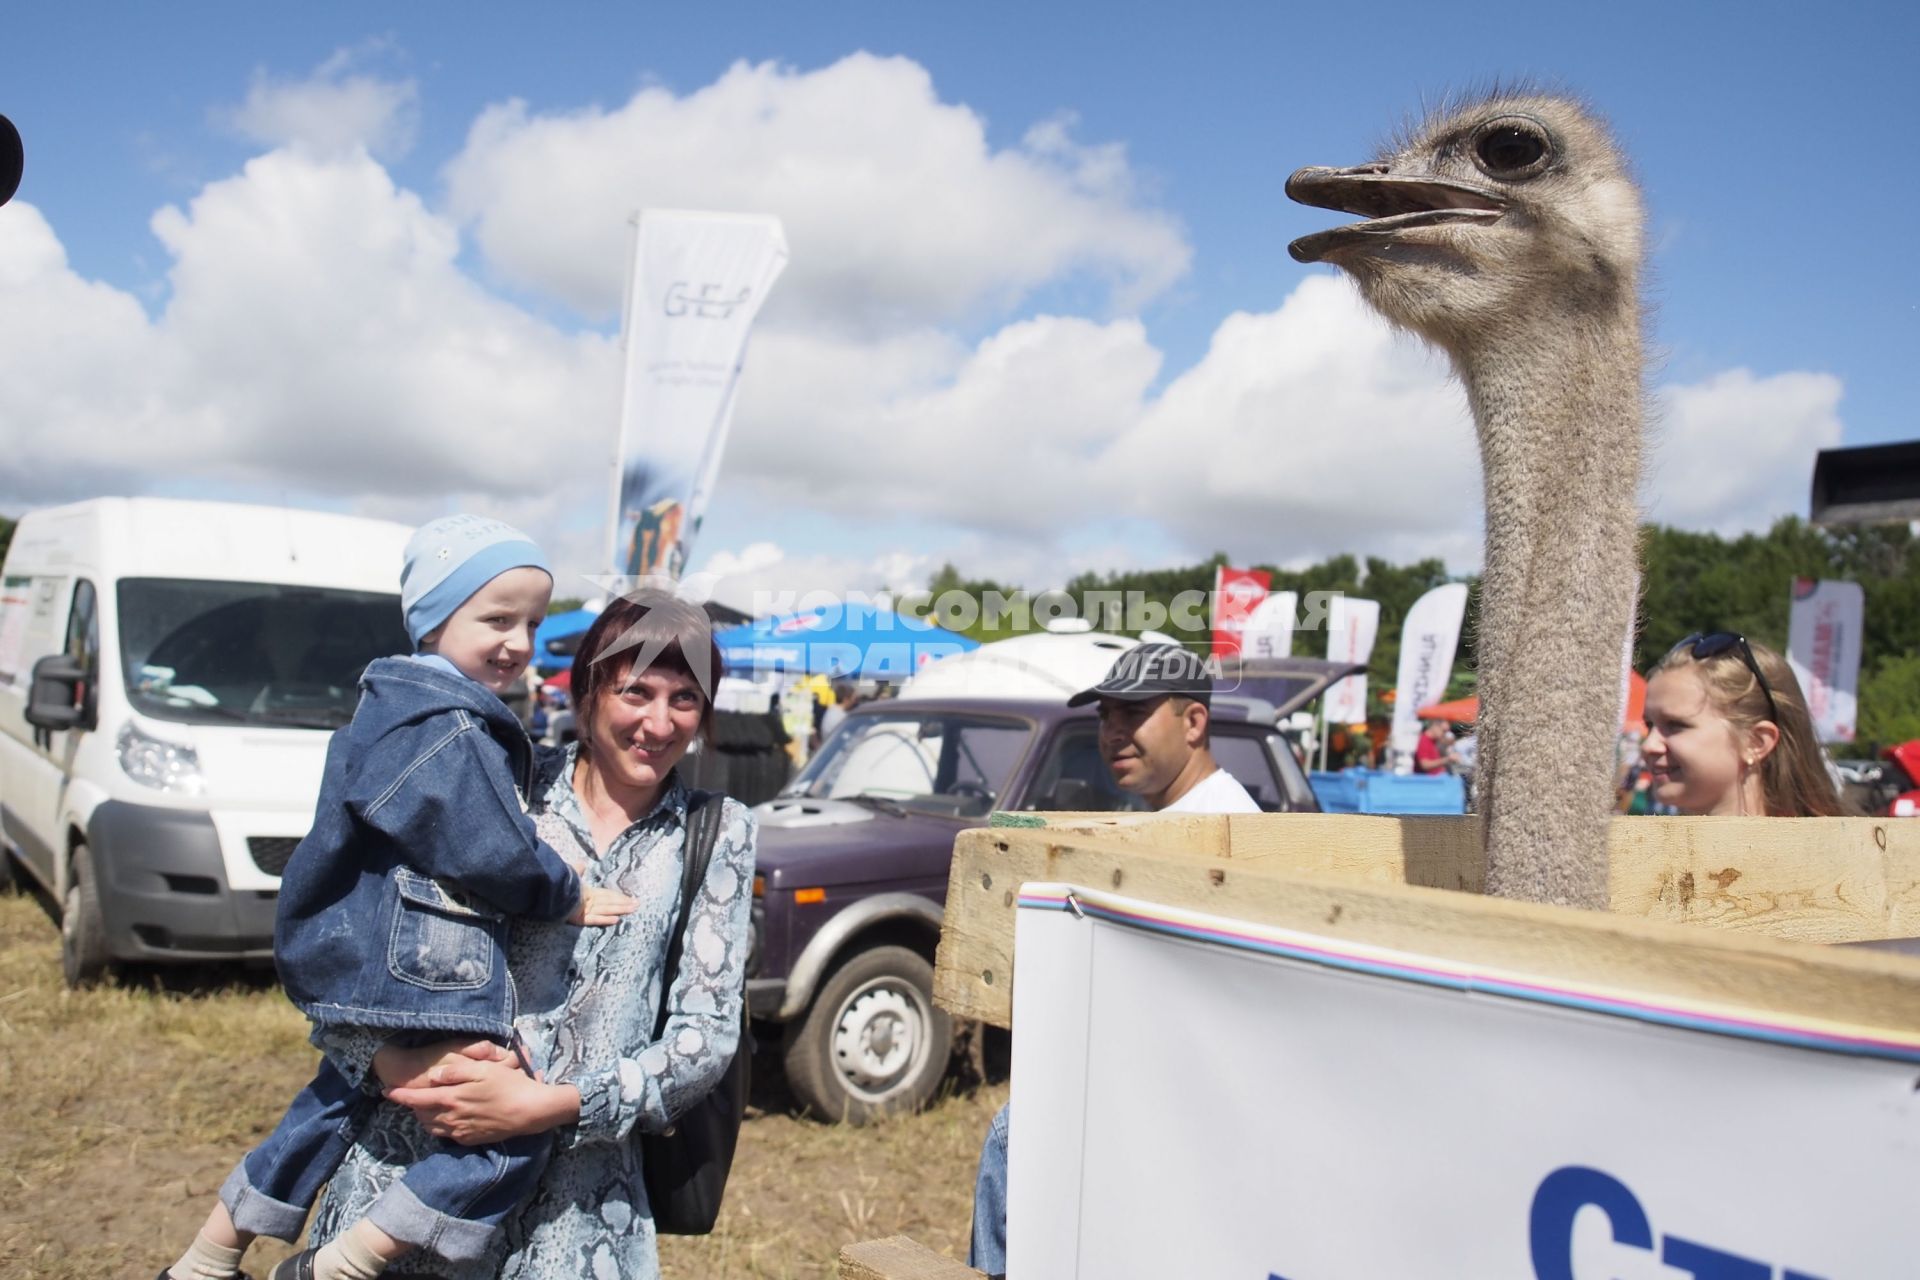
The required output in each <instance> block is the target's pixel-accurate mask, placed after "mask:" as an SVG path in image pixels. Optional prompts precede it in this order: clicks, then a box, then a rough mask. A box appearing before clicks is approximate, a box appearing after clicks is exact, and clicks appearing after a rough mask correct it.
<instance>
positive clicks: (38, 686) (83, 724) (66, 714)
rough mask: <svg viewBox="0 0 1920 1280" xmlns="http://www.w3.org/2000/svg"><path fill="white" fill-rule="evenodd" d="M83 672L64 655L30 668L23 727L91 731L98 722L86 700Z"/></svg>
mask: <svg viewBox="0 0 1920 1280" xmlns="http://www.w3.org/2000/svg"><path fill="white" fill-rule="evenodd" d="M87 674H88V673H87V669H86V668H85V667H83V666H81V665H80V664H79V663H78V662H75V661H74V660H73V659H72V658H70V657H68V656H67V655H66V654H64V653H56V654H53V655H51V656H49V657H45V658H42V659H40V661H38V662H36V663H34V664H33V681H32V684H31V685H30V686H29V691H28V694H27V723H28V724H30V725H32V726H33V727H34V728H36V729H45V730H48V731H49V732H57V731H59V730H62V729H91V728H93V727H94V725H95V724H96V723H97V722H98V721H97V717H96V716H95V715H94V711H93V700H92V699H91V698H89V697H88V696H87V693H88V689H87Z"/></svg>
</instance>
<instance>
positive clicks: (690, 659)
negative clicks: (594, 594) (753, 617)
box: [573, 589, 724, 742]
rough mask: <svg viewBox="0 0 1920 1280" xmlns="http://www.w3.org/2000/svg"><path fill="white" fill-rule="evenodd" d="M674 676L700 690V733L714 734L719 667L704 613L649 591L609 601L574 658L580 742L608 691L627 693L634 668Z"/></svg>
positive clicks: (588, 734) (586, 736)
mask: <svg viewBox="0 0 1920 1280" xmlns="http://www.w3.org/2000/svg"><path fill="white" fill-rule="evenodd" d="M642 662H644V663H645V666H644V667H642V670H652V669H654V668H661V669H664V670H667V671H674V672H678V673H679V674H680V675H683V676H686V677H688V678H689V679H691V680H692V681H693V682H694V684H695V685H697V686H699V689H700V697H701V700H702V701H703V703H704V704H705V705H703V706H702V707H701V710H700V732H701V734H702V735H703V736H706V737H709V738H710V737H711V736H712V734H713V691H714V690H715V689H716V688H718V687H719V684H720V675H721V672H722V670H723V665H724V664H723V663H722V662H721V659H720V646H719V645H718V644H717V643H715V642H714V638H713V623H712V621H711V620H710V619H709V618H708V617H707V611H706V610H705V609H702V608H701V607H700V606H699V605H697V604H690V603H688V602H687V601H685V600H682V599H680V598H679V597H678V596H674V595H670V594H669V593H667V592H665V591H656V590H652V589H647V590H642V591H634V592H631V593H629V594H627V595H624V596H618V597H615V598H614V599H613V600H610V601H608V603H607V607H606V608H604V609H602V610H601V611H600V616H599V617H597V618H595V619H594V620H593V625H592V626H590V627H588V628H587V634H586V635H585V636H583V637H582V638H581V640H580V649H579V652H577V653H575V654H574V657H573V718H574V723H575V725H576V726H577V732H578V735H579V738H580V740H581V741H582V742H586V741H588V740H589V739H590V737H591V735H592V732H593V717H594V713H595V712H596V711H598V710H599V701H600V699H601V697H603V696H604V695H605V694H606V693H607V692H608V691H610V690H611V691H618V690H621V689H624V688H626V686H627V684H628V682H629V681H630V680H631V679H632V677H633V673H634V668H635V666H637V665H639V664H641V663H642Z"/></svg>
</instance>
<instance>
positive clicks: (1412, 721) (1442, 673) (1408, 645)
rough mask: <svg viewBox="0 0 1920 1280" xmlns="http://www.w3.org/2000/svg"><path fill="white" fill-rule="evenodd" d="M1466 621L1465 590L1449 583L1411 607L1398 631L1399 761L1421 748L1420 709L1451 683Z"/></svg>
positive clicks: (1463, 585) (1396, 716) (1395, 720)
mask: <svg viewBox="0 0 1920 1280" xmlns="http://www.w3.org/2000/svg"><path fill="white" fill-rule="evenodd" d="M1466 615H1467V584H1466V583H1464V582H1449V583H1447V584H1445V585H1444V586H1438V587H1435V588H1434V589H1433V590H1431V591H1429V592H1427V594H1425V595H1423V596H1421V597H1420V598H1419V599H1418V600H1415V601H1414V602H1413V608H1411V609H1409V610H1407V621H1406V624H1405V625H1404V626H1403V627H1401V629H1400V679H1399V683H1398V684H1397V685H1396V686H1395V691H1394V695H1393V750H1394V756H1395V759H1396V761H1407V762H1411V761H1412V760H1413V749H1414V748H1415V747H1416V746H1418V745H1419V739H1420V714H1419V713H1420V708H1422V707H1424V706H1428V705H1429V704H1431V703H1435V702H1438V701H1440V699H1441V698H1442V697H1443V696H1445V694H1446V692H1447V681H1448V680H1451V679H1452V678H1453V654H1454V650H1455V649H1457V648H1459V647H1460V624H1461V622H1462V621H1463V620H1464V619H1465V618H1466Z"/></svg>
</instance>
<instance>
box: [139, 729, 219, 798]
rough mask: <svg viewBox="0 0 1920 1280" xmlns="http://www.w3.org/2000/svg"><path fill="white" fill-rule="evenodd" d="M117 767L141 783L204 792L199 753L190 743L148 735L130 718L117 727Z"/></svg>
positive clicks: (194, 793) (162, 788) (191, 793)
mask: <svg viewBox="0 0 1920 1280" xmlns="http://www.w3.org/2000/svg"><path fill="white" fill-rule="evenodd" d="M119 746H120V767H121V768H122V769H124V770H126V773H127V776H128V777H129V778H132V779H133V780H134V781H135V782H137V783H139V784H140V785H141V786H143V787H152V788H153V789H154V790H156V791H172V792H176V793H178V794H180V795H188V796H197V795H204V794H206V790H207V780H206V778H205V777H203V776H202V775H201V773H200V757H199V755H198V754H197V753H196V752H195V751H194V749H193V748H192V747H189V746H184V745H182V744H180V743H178V742H168V741H166V740H165V739H164V738H154V737H149V736H148V735H147V734H144V733H142V732H141V731H140V730H139V729H138V728H136V727H135V726H134V725H133V723H132V722H131V721H129V722H128V723H127V725H126V726H125V727H124V728H122V729H121V730H120V738H119Z"/></svg>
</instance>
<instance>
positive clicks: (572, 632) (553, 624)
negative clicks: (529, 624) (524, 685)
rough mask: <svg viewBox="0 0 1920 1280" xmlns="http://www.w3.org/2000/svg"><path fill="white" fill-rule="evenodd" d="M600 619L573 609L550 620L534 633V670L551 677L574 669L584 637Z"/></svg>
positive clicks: (586, 610) (591, 613) (587, 610)
mask: <svg viewBox="0 0 1920 1280" xmlns="http://www.w3.org/2000/svg"><path fill="white" fill-rule="evenodd" d="M599 616H600V614H599V612H598V611H597V610H594V609H569V610H567V612H565V613H556V614H553V615H551V616H550V617H548V618H547V620H546V621H545V622H542V623H541V624H540V627H539V629H538V630H537V631H535V632H534V633H533V669H534V670H535V671H538V672H539V673H540V674H541V675H543V676H550V675H552V674H554V673H555V672H556V671H565V670H566V669H567V668H568V667H570V666H572V665H573V655H574V651H575V650H577V649H579V647H580V637H582V636H584V635H586V634H587V628H588V627H590V626H592V625H593V620H594V619H595V618H597V617H599Z"/></svg>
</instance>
